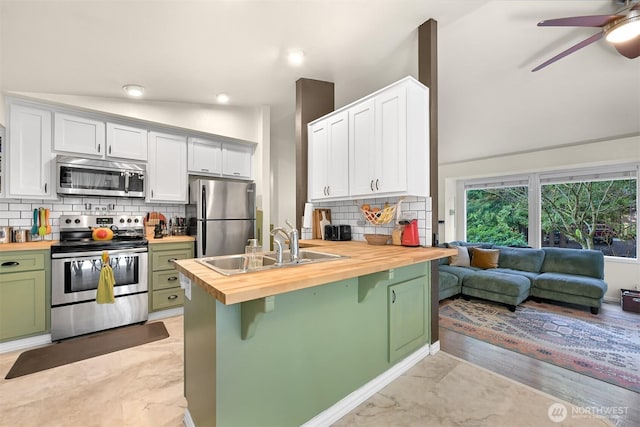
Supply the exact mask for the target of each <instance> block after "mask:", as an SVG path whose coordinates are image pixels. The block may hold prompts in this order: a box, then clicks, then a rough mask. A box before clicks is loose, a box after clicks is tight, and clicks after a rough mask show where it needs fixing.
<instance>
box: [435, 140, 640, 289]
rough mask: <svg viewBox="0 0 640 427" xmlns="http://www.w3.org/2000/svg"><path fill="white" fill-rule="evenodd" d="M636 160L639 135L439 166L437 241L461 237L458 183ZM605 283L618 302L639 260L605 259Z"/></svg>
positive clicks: (637, 279)
mask: <svg viewBox="0 0 640 427" xmlns="http://www.w3.org/2000/svg"><path fill="white" fill-rule="evenodd" d="M639 161H640V135H638V136H632V137H627V138H620V139H612V140H606V141H596V142H588V143H583V144H576V145H571V146H566V147H560V148H554V149H548V150H539V151H532V152H527V153H519V154H512V155H505V156H499V157H492V158H486V159H479V160H471V161H465V162H458V163H450V164H442V165H440V167H439V174H440V181H439V189H438V191H439V218H440V219H441V220H444V221H445V224H444V227H443V229H442V230H441V237H440V240H441V241H442V242H449V241H452V240H457V239H461V238H462V231H461V230H458V229H457V228H456V218H457V217H456V212H461V213H462V212H463V209H464V207H462V206H461V205H460V204H459V203H458V202H462V201H459V200H456V188H457V182H458V181H459V180H463V179H468V178H481V177H494V176H500V175H515V174H523V173H530V172H541V171H550V170H563V169H575V168H581V167H589V166H603V165H612V164H623V163H631V162H639ZM442 233H444V234H442ZM605 280H606V281H607V283H608V285H609V290H608V291H607V294H606V296H605V298H606V299H608V300H619V299H620V289H629V288H631V289H633V287H634V286H640V261H639V260H628V259H623V260H620V259H613V258H605Z"/></svg>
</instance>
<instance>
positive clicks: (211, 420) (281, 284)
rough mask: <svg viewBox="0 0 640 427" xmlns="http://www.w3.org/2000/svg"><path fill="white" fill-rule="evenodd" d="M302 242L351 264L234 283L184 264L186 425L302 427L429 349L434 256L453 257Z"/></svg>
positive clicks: (262, 274)
mask: <svg viewBox="0 0 640 427" xmlns="http://www.w3.org/2000/svg"><path fill="white" fill-rule="evenodd" d="M302 243H303V244H305V243H306V244H307V245H308V244H322V247H321V248H320V247H314V248H312V249H313V250H321V251H323V252H327V253H334V254H338V255H343V256H347V257H348V258H342V259H338V260H332V261H327V262H319V263H315V264H310V265H304V266H296V267H286V268H277V269H273V270H266V271H259V272H250V273H246V274H238V275H233V276H223V275H220V274H218V273H217V272H215V271H213V270H212V269H210V268H208V267H206V266H204V265H202V264H200V263H199V262H197V261H196V260H194V259H190V260H178V261H175V265H176V268H177V269H178V271H180V272H181V273H182V274H183V276H184V277H183V279H185V278H188V280H185V282H186V288H187V289H186V290H185V291H186V292H185V294H186V295H187V297H186V298H185V304H184V325H185V326H184V328H185V336H184V341H185V344H184V345H185V395H186V398H187V402H188V408H187V414H186V419H187V420H190V421H191V422H193V424H195V425H196V426H198V427H202V426H249V425H261V426H298V425H301V424H303V423H305V422H307V421H309V420H310V419H312V418H314V417H316V416H317V415H318V414H320V413H322V412H323V411H324V410H326V409H327V408H329V407H331V406H332V405H334V404H335V403H336V402H338V401H340V400H341V399H343V398H345V397H346V396H348V395H349V394H350V393H352V392H353V391H355V390H357V389H359V388H360V387H362V386H364V385H365V384H367V383H368V382H369V381H371V380H372V379H374V378H376V377H378V376H379V375H381V374H383V373H384V372H385V371H387V370H389V369H390V368H392V367H393V366H394V365H395V364H397V363H398V362H400V361H401V360H403V359H404V358H405V357H406V356H408V355H410V354H412V353H414V352H416V351H417V350H419V349H424V348H425V346H427V347H426V348H427V349H428V344H429V343H430V336H429V333H430V332H429V331H430V316H431V313H430V311H431V310H430V262H429V261H431V260H435V259H438V258H443V257H447V256H450V255H452V254H453V251H452V250H450V249H444V248H404V247H400V246H390V245H387V246H373V245H367V244H366V243H364V242H323V241H319V242H317V241H308V242H302ZM426 354H427V353H425V355H426Z"/></svg>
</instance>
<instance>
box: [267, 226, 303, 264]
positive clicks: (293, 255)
mask: <svg viewBox="0 0 640 427" xmlns="http://www.w3.org/2000/svg"><path fill="white" fill-rule="evenodd" d="M285 222H286V224H287V226H289V229H285V228H283V227H276V228H274V229H273V230H271V235H272V236H274V237H275V236H276V235H277V234H278V233H282V234H283V235H284V236H285V238H286V239H289V260H290V261H291V262H293V263H298V262H300V244H299V241H298V230H296V228H295V227H294V226H293V225H291V223H290V222H289V220H286V221H285ZM273 241H274V242H275V244H276V264H282V243H281V242H280V241H279V240H278V239H273Z"/></svg>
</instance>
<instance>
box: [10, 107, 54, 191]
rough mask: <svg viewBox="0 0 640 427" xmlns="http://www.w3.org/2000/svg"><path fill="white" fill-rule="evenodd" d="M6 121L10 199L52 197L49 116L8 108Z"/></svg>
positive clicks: (45, 113)
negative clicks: (8, 114)
mask: <svg viewBox="0 0 640 427" xmlns="http://www.w3.org/2000/svg"><path fill="white" fill-rule="evenodd" d="M9 108H10V119H9V151H8V154H9V158H8V163H7V167H8V169H9V186H8V196H9V197H38V198H50V197H52V196H53V195H55V190H54V189H53V187H54V180H53V178H52V177H53V174H52V171H53V166H52V164H53V157H52V155H51V131H52V129H51V112H49V111H46V110H39V109H36V108H31V107H25V106H21V105H11V106H10V107H9Z"/></svg>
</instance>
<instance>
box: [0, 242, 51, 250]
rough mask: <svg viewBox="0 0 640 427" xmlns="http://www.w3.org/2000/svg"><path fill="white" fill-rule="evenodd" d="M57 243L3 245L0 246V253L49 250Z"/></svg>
mask: <svg viewBox="0 0 640 427" xmlns="http://www.w3.org/2000/svg"><path fill="white" fill-rule="evenodd" d="M54 243H58V241H57V240H37V241H31V242H24V243H3V244H0V252H6V251H43V250H49V249H51V245H53V244H54Z"/></svg>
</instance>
